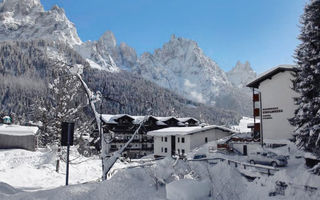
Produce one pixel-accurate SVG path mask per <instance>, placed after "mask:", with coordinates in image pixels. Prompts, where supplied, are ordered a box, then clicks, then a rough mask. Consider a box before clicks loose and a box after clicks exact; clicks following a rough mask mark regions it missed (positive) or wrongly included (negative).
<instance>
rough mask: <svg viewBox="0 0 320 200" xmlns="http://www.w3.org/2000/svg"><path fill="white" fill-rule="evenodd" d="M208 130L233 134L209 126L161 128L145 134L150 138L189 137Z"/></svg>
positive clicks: (226, 129)
mask: <svg viewBox="0 0 320 200" xmlns="http://www.w3.org/2000/svg"><path fill="white" fill-rule="evenodd" d="M210 129H220V130H223V131H227V132H230V133H234V131H233V130H231V129H229V128H226V127H223V126H217V125H210V126H192V127H170V128H163V129H159V130H155V131H150V132H148V133H147V135H150V136H170V135H191V134H195V133H200V132H203V131H206V130H210Z"/></svg>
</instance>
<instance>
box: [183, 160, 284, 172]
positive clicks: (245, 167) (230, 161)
mask: <svg viewBox="0 0 320 200" xmlns="http://www.w3.org/2000/svg"><path fill="white" fill-rule="evenodd" d="M188 161H207V162H208V163H209V164H210V162H209V161H217V162H216V163H211V164H217V163H218V162H221V161H227V163H228V165H233V166H234V167H236V168H238V167H241V166H242V167H243V169H247V168H248V167H253V168H256V169H262V170H265V171H261V170H259V172H260V173H264V174H268V176H271V175H274V173H272V172H274V171H279V169H278V168H275V167H269V166H264V165H253V164H250V163H244V162H239V161H235V160H230V159H225V158H201V159H191V160H188Z"/></svg>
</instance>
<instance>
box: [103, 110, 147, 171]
mask: <svg viewBox="0 0 320 200" xmlns="http://www.w3.org/2000/svg"><path fill="white" fill-rule="evenodd" d="M148 119H149V116H148V115H147V116H145V117H144V119H143V120H142V121H141V122H140V125H139V127H138V128H137V130H136V131H135V132H134V133H133V135H132V136H131V138H130V140H129V141H128V142H127V143H126V144H125V145H123V147H122V148H121V149H119V150H118V151H116V152H114V153H113V155H112V156H111V157H110V158H108V160H106V162H105V163H104V173H105V174H104V176H106V175H107V174H108V172H109V171H110V169H111V168H112V166H113V165H114V163H115V162H116V161H117V160H118V158H119V157H120V156H121V154H122V152H123V151H124V150H125V149H126V148H127V147H128V145H129V144H130V143H131V142H132V140H133V139H134V137H135V136H136V135H137V134H138V133H139V131H140V129H141V127H142V126H143V125H144V123H145V122H146V121H148Z"/></svg>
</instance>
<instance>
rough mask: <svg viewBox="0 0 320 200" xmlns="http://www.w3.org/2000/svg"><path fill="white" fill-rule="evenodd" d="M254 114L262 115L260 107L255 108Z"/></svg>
mask: <svg viewBox="0 0 320 200" xmlns="http://www.w3.org/2000/svg"><path fill="white" fill-rule="evenodd" d="M253 116H254V117H258V116H260V109H259V108H255V109H254V110H253Z"/></svg>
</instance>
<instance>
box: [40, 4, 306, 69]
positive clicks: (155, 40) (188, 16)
mask: <svg viewBox="0 0 320 200" xmlns="http://www.w3.org/2000/svg"><path fill="white" fill-rule="evenodd" d="M41 2H42V4H43V5H44V8H45V9H46V10H47V9H50V8H51V7H52V6H53V5H55V4H57V5H58V6H60V7H62V8H64V10H65V12H66V15H67V17H68V18H69V19H70V20H71V21H72V22H73V23H74V24H75V25H76V27H77V30H78V34H79V36H80V38H81V39H82V40H83V41H87V40H97V39H98V38H99V37H100V36H101V35H102V34H103V33H104V32H105V31H107V30H111V31H112V32H113V33H114V34H115V36H116V38H117V41H118V43H119V42H122V41H123V42H126V43H127V44H128V45H130V46H132V47H133V48H135V49H136V51H137V53H138V54H139V55H140V54H142V53H143V52H145V51H149V52H153V50H154V49H156V48H160V47H161V46H162V45H163V44H164V43H165V42H167V41H168V40H169V39H170V35H171V34H175V35H176V36H179V37H184V38H188V39H192V40H195V41H197V42H198V44H199V46H200V48H202V49H203V51H204V52H205V54H206V55H208V56H209V57H211V58H212V59H213V60H215V61H216V62H217V63H218V65H219V66H220V67H221V68H223V69H224V70H226V71H227V70H230V69H231V68H232V67H233V66H234V65H235V63H236V62H237V61H238V60H240V61H242V62H244V61H246V60H248V61H249V62H250V63H251V66H252V67H253V69H254V70H255V71H257V72H258V73H260V72H263V71H265V70H267V69H268V68H270V67H273V66H275V65H278V64H286V63H287V64H292V63H294V60H293V57H292V56H293V53H294V50H295V48H296V46H297V44H299V41H298V40H297V36H298V34H299V18H300V15H301V14H302V13H303V8H304V5H305V3H306V2H307V0H197V1H196V0H92V1H84V0H41Z"/></svg>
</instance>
